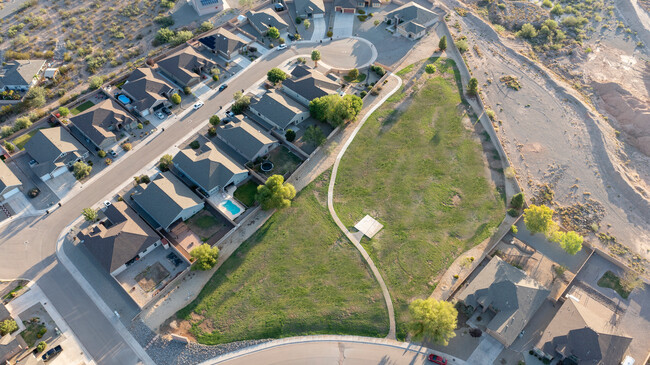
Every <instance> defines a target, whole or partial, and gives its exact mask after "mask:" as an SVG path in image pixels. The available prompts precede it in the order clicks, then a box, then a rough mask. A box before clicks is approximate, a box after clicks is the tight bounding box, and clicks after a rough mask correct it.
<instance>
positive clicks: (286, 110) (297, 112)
mask: <svg viewBox="0 0 650 365" xmlns="http://www.w3.org/2000/svg"><path fill="white" fill-rule="evenodd" d="M249 109H250V111H251V112H252V113H253V114H255V115H257V116H258V117H260V118H262V119H263V120H264V121H266V122H267V123H269V124H271V125H273V126H274V127H275V128H277V129H279V130H281V131H282V132H284V131H285V130H286V129H287V128H288V127H290V126H292V125H297V124H299V123H301V122H302V121H304V120H305V119H307V118H309V109H308V108H306V107H305V106H303V105H302V104H300V103H298V102H297V101H295V100H293V99H291V98H290V97H288V96H286V95H285V94H283V93H280V92H278V91H275V90H271V91H269V92H267V93H265V94H264V95H262V96H261V97H260V98H258V99H253V100H252V101H251V104H250V107H249Z"/></svg>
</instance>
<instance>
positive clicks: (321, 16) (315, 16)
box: [314, 14, 325, 18]
mask: <svg viewBox="0 0 650 365" xmlns="http://www.w3.org/2000/svg"><path fill="white" fill-rule="evenodd" d="M324 17H325V14H314V18H324Z"/></svg>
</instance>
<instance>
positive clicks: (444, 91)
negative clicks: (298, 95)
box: [334, 59, 505, 338]
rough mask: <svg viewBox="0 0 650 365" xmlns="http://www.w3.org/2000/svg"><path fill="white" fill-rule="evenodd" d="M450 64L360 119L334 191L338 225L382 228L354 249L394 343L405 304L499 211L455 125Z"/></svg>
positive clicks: (457, 115)
mask: <svg viewBox="0 0 650 365" xmlns="http://www.w3.org/2000/svg"><path fill="white" fill-rule="evenodd" d="M428 61H429V62H430V61H431V60H428ZM435 62H436V64H437V65H439V66H440V65H442V66H449V65H450V64H449V62H448V61H446V60H443V59H436V60H435ZM423 64H424V63H423ZM451 65H452V67H442V71H440V67H439V71H438V72H437V73H435V74H433V75H431V76H428V75H425V76H423V79H421V81H422V82H421V85H418V86H416V87H418V88H419V91H418V92H417V93H415V94H414V96H413V97H407V96H406V95H407V94H408V91H409V90H407V91H404V90H401V91H400V92H399V93H396V94H395V95H394V96H393V97H391V99H389V100H388V102H387V103H386V104H384V106H382V107H381V108H380V109H379V110H377V111H376V112H375V113H374V114H373V115H371V116H370V118H369V119H368V120H367V122H366V124H365V125H364V126H363V128H362V129H361V130H360V131H359V133H358V135H357V137H356V139H355V140H354V141H353V142H352V144H351V145H350V147H349V149H348V150H347V152H346V153H345V155H344V156H343V159H342V161H341V164H340V167H339V171H338V175H337V180H336V186H335V189H334V193H335V196H334V204H335V209H336V211H337V213H338V215H339V217H340V218H341V220H342V221H343V222H344V224H346V225H347V226H348V227H353V226H354V225H355V224H356V222H358V221H359V220H361V218H363V217H364V215H366V214H369V215H371V216H372V217H374V218H376V219H377V220H378V221H379V222H380V223H382V224H383V225H384V229H383V230H382V231H380V232H379V233H378V235H377V236H375V238H373V239H372V240H366V239H364V241H363V242H362V243H363V244H364V246H365V247H366V250H367V251H368V253H369V254H370V255H371V257H372V258H373V260H375V264H377V266H378V267H379V269H380V271H381V273H382V276H383V278H384V280H385V281H386V283H387V285H388V286H389V288H390V291H391V295H392V298H393V300H394V302H395V304H396V315H397V322H398V328H397V331H398V337H400V338H404V336H405V334H406V328H405V322H406V321H407V320H408V309H407V307H408V304H409V303H410V302H411V301H412V300H413V299H416V298H426V297H428V296H429V295H430V294H431V292H432V291H433V289H434V288H435V286H436V279H437V276H438V275H440V274H441V273H443V272H444V271H445V270H446V269H447V268H448V267H449V265H450V264H451V263H452V262H453V261H454V259H455V258H456V257H458V255H459V254H460V253H462V252H464V251H466V250H467V249H469V248H471V247H473V246H475V245H477V244H479V243H480V242H481V241H483V240H484V239H486V238H488V237H490V235H491V234H492V232H493V230H494V229H495V228H496V227H497V226H498V224H499V223H500V221H501V220H502V219H503V217H504V212H505V208H504V206H503V203H502V201H500V200H499V195H498V193H497V191H496V188H495V186H494V185H493V184H492V183H491V182H490V181H489V180H488V178H487V177H486V172H485V171H486V170H485V163H484V160H483V157H482V151H481V144H480V142H479V141H478V140H476V139H474V138H473V137H472V133H473V132H472V131H470V130H468V129H466V128H465V127H464V125H463V124H462V122H461V120H462V118H463V115H464V107H463V106H462V105H461V97H460V94H459V91H458V87H457V83H456V82H455V72H454V71H455V70H454V68H453V64H451ZM411 66H413V65H411ZM411 66H409V67H410V68H411V70H413V69H414V67H415V66H413V67H411ZM441 72H442V73H441ZM425 79H426V81H424V80H425ZM402 102H403V103H402Z"/></svg>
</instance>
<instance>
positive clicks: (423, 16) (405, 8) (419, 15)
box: [386, 1, 438, 33]
mask: <svg viewBox="0 0 650 365" xmlns="http://www.w3.org/2000/svg"><path fill="white" fill-rule="evenodd" d="M394 17H398V18H399V19H400V20H401V21H403V23H401V24H400V26H401V27H404V29H405V30H406V31H409V32H413V33H418V32H419V31H420V30H422V29H425V27H424V25H425V24H430V23H431V22H432V21H434V20H436V19H437V18H438V14H436V13H434V12H433V11H431V10H429V9H427V8H425V7H423V6H421V5H418V4H416V3H414V2H412V1H411V2H410V3H407V4H404V5H402V6H400V7H399V8H397V9H395V10H393V11H391V12H390V13H388V14H386V19H389V18H394ZM412 23H414V24H412Z"/></svg>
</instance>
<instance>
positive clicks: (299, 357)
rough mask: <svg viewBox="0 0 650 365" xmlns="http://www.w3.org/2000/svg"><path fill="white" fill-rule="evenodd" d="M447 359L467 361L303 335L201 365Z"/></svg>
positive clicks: (406, 346) (409, 347) (379, 342)
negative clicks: (436, 357) (434, 357)
mask: <svg viewBox="0 0 650 365" xmlns="http://www.w3.org/2000/svg"><path fill="white" fill-rule="evenodd" d="M431 353H435V354H437V355H440V356H443V357H445V358H447V361H448V364H457V365H464V364H465V361H463V360H461V359H459V358H456V357H453V356H449V355H446V354H444V353H440V352H438V351H433V350H431V349H429V348H427V347H423V346H421V345H418V344H413V343H408V342H399V341H395V340H390V339H385V338H372V337H360V336H336V335H322V336H301V337H288V338H283V339H279V340H274V341H269V342H265V343H262V344H259V345H256V346H251V347H247V348H245V349H242V350H239V351H235V352H231V353H227V354H224V355H222V356H219V357H215V358H213V359H210V360H207V361H205V362H202V363H201V364H200V365H215V364H228V365H238V364H242V365H243V364H282V365H288V364H394V365H398V364H399V365H407V364H408V365H411V364H416V363H417V364H424V363H429V362H427V361H426V357H427V356H428V354H431Z"/></svg>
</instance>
